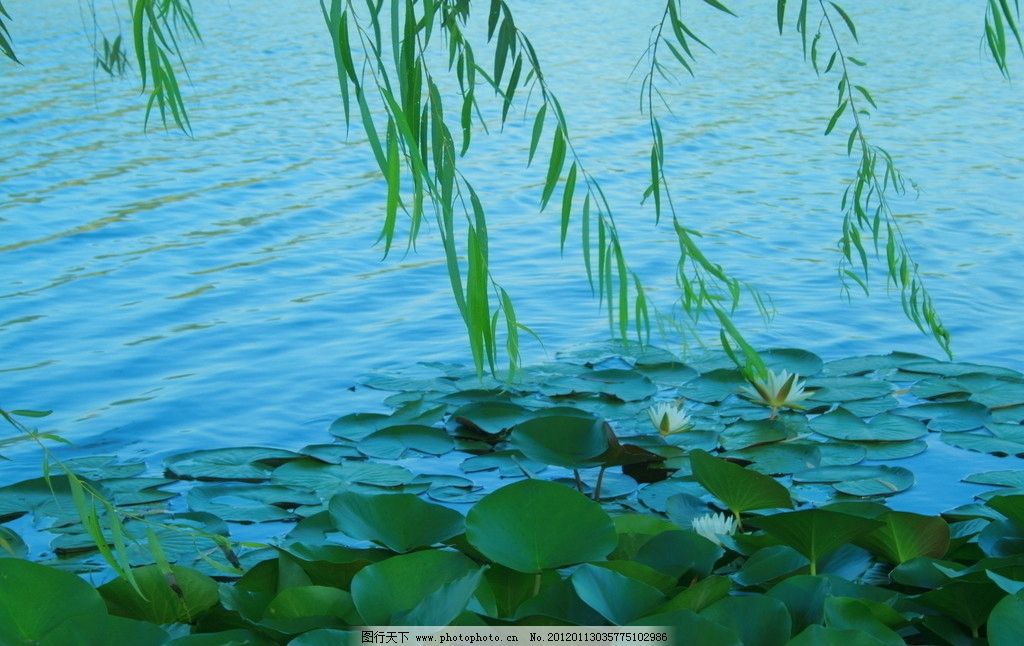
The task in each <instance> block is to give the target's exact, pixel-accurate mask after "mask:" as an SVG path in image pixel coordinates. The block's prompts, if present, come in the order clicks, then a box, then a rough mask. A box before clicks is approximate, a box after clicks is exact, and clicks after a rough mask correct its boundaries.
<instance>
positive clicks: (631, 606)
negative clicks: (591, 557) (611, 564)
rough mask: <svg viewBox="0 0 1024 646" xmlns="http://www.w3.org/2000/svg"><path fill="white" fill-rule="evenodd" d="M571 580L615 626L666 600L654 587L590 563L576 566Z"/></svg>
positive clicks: (595, 608) (588, 602) (581, 596)
mask: <svg viewBox="0 0 1024 646" xmlns="http://www.w3.org/2000/svg"><path fill="white" fill-rule="evenodd" d="M570 580H571V581H572V585H573V588H574V589H575V590H576V594H578V595H579V597H580V599H582V600H583V601H584V603H586V604H587V605H588V606H590V607H591V608H593V609H594V610H596V611H597V612H598V613H600V614H601V616H603V617H604V618H605V619H607V620H608V621H610V622H611V623H613V624H615V625H618V626H622V625H624V624H627V623H629V622H631V621H633V620H634V619H637V618H639V617H641V616H643V615H645V614H647V613H648V612H650V611H651V610H653V609H654V608H655V607H656V606H658V605H659V604H661V603H663V602H664V601H665V596H664V595H663V594H662V593H661V591H660V590H658V589H657V588H655V587H652V586H651V585H649V584H647V583H644V582H642V581H638V580H636V579H633V578H631V577H629V576H626V575H624V574H621V573H619V572H614V571H612V570H609V569H607V568H603V567H597V566H595V565H591V564H589V563H585V564H583V565H581V566H580V567H579V568H577V569H576V571H575V572H573V574H572V576H571V577H570Z"/></svg>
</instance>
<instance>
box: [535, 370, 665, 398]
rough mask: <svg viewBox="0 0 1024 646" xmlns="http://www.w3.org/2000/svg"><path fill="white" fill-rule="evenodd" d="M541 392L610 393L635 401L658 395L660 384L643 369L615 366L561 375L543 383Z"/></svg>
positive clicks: (556, 394)
mask: <svg viewBox="0 0 1024 646" xmlns="http://www.w3.org/2000/svg"><path fill="white" fill-rule="evenodd" d="M540 392H541V393H543V394H545V395H547V396H549V397H565V396H571V395H606V396H608V397H614V398H615V399H618V400H621V401H625V402H633V401H641V400H644V399H647V398H648V397H650V396H652V395H654V394H655V393H657V392H658V387H657V386H655V385H654V382H652V381H651V380H650V379H648V378H647V377H645V376H644V375H642V374H640V373H639V372H636V371H634V370H620V369H615V368H612V369H607V370H591V371H585V372H581V373H580V374H578V375H573V376H567V377H559V378H556V379H553V380H551V381H550V382H548V383H546V384H544V385H543V386H541V388H540Z"/></svg>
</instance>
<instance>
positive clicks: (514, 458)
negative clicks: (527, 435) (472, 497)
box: [461, 451, 547, 478]
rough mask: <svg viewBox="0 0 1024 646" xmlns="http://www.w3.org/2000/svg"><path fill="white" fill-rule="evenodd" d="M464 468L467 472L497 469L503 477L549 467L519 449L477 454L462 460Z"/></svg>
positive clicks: (511, 476) (520, 474) (534, 472)
mask: <svg viewBox="0 0 1024 646" xmlns="http://www.w3.org/2000/svg"><path fill="white" fill-rule="evenodd" d="M461 466H462V470H463V471H465V472H466V473H477V472H479V471H490V470H492V469H497V470H498V473H499V474H500V475H501V477H502V478H515V477H522V476H525V475H526V474H527V473H531V474H536V473H539V472H541V471H543V470H544V469H546V468H547V465H546V464H543V463H541V462H536V461H534V460H531V459H529V458H527V457H526V456H525V455H523V454H522V453H521V452H519V451H495V452H494V453H487V454H484V455H476V456H473V457H471V458H466V459H465V460H463V461H462V465H461Z"/></svg>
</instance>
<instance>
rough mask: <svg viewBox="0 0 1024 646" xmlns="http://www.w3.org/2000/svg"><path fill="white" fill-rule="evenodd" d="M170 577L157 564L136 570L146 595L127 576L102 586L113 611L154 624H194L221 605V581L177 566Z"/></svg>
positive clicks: (105, 598)
mask: <svg viewBox="0 0 1024 646" xmlns="http://www.w3.org/2000/svg"><path fill="white" fill-rule="evenodd" d="M171 573H172V575H171V576H167V575H166V574H165V573H164V572H162V571H161V568H160V567H159V566H156V565H149V566H146V567H142V568H136V569H134V570H133V574H134V575H135V580H136V581H137V582H138V584H139V588H140V589H141V590H142V593H143V595H145V596H140V595H139V593H138V592H137V591H136V590H135V588H134V587H132V585H131V584H130V583H128V582H127V581H125V580H124V579H120V578H119V579H114V580H113V581H111V582H110V583H106V584H104V585H102V586H100V587H99V593H100V594H101V595H103V599H104V600H105V601H106V602H107V607H108V608H109V609H110V613H111V614H114V615H119V616H121V617H128V618H130V619H142V620H144V621H148V622H150V623H154V624H170V623H177V622H181V623H191V622H194V621H195V620H196V619H197V618H198V617H199V616H201V615H202V614H203V613H204V612H206V611H207V610H209V609H210V608H212V607H214V606H215V605H217V601H218V599H219V595H218V593H217V582H216V581H214V580H213V579H211V578H210V577H208V576H206V575H205V574H202V573H200V572H197V571H196V570H192V569H190V568H186V567H181V566H177V565H172V566H171Z"/></svg>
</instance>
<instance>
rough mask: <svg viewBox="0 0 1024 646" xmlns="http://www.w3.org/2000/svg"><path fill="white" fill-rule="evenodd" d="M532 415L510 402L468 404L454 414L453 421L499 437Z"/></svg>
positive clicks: (526, 409) (522, 407) (524, 408)
mask: <svg viewBox="0 0 1024 646" xmlns="http://www.w3.org/2000/svg"><path fill="white" fill-rule="evenodd" d="M529 415H530V409H528V408H526V407H524V406H520V405H519V404H515V403H512V402H508V401H481V402H474V403H471V404H466V405H465V406H462V407H460V408H459V409H457V410H456V411H455V412H453V413H452V419H453V420H455V421H456V422H458V423H459V424H462V425H463V426H468V427H470V428H472V429H474V430H477V431H479V432H481V433H487V434H488V435H498V434H500V433H503V432H505V431H507V430H509V429H511V428H512V427H513V426H515V425H516V424H518V423H520V422H522V421H524V420H525V419H527V418H528V417H529Z"/></svg>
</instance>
